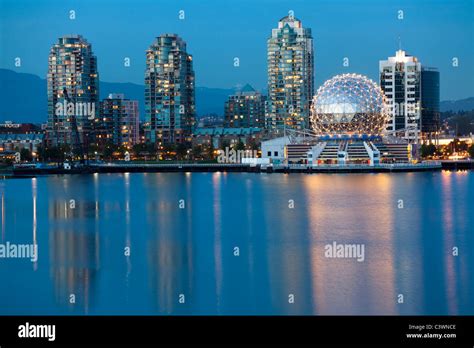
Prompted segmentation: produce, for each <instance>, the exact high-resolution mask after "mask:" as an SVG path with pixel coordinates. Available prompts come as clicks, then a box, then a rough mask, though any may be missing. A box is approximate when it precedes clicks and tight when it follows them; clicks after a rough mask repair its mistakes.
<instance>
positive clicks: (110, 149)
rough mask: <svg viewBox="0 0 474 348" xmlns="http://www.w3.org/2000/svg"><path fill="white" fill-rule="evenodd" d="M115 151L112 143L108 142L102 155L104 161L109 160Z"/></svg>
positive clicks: (115, 147) (115, 148)
mask: <svg viewBox="0 0 474 348" xmlns="http://www.w3.org/2000/svg"><path fill="white" fill-rule="evenodd" d="M116 150H117V146H115V145H114V144H113V143H111V142H109V143H107V144H105V146H104V151H103V155H104V158H105V159H108V160H111V159H112V157H113V153H114V152H115V151H116Z"/></svg>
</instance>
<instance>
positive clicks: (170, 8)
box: [0, 1, 474, 100]
mask: <svg viewBox="0 0 474 348" xmlns="http://www.w3.org/2000/svg"><path fill="white" fill-rule="evenodd" d="M108 3H109V2H107V1H104V2H100V3H98V4H97V5H93V4H92V3H91V2H85V3H81V4H77V3H73V2H71V3H69V2H66V3H61V5H60V6H59V5H58V4H59V3H58V2H56V1H49V2H43V3H42V4H35V3H33V2H31V3H29V4H30V5H31V6H29V8H28V11H24V12H25V13H24V16H26V17H28V21H29V23H35V24H36V25H35V30H32V28H31V27H30V28H27V27H25V26H22V24H21V23H22V21H19V20H18V19H17V20H16V21H12V19H13V18H17V17H15V16H17V15H18V11H19V10H20V7H19V6H18V5H16V4H15V3H14V2H11V1H3V2H2V5H1V6H2V12H1V13H2V15H1V17H0V18H1V19H2V22H1V23H2V24H1V27H0V28H1V29H0V35H1V40H0V42H1V49H2V51H3V52H4V54H3V55H2V57H1V58H0V67H2V68H6V69H10V70H14V71H16V72H24V73H32V74H35V75H37V76H40V77H44V76H45V70H46V69H45V67H44V62H43V60H42V59H41V56H43V55H44V52H46V55H47V51H48V47H50V46H51V44H52V43H53V42H54V41H55V40H57V38H58V37H60V36H63V35H64V34H67V33H78V34H81V35H83V36H84V37H85V38H87V40H88V42H90V43H91V44H92V45H93V47H94V53H95V54H96V56H97V57H100V58H99V62H98V70H99V71H101V80H103V81H110V82H113V81H120V82H132V83H136V84H143V79H142V76H143V71H144V70H145V59H144V56H145V51H146V48H147V47H148V45H149V42H150V40H151V39H152V38H153V37H156V36H158V35H161V34H162V33H168V32H169V33H177V34H178V35H179V36H180V37H182V38H183V40H185V41H186V42H187V44H188V50H189V51H190V52H192V53H193V56H194V58H195V59H194V70H195V72H196V76H197V80H196V86H206V87H211V88H212V87H215V88H228V87H231V86H236V85H239V84H240V85H245V84H246V83H249V84H251V85H252V86H254V87H255V89H257V90H260V91H261V90H264V89H266V78H267V76H266V58H267V56H266V49H267V47H266V40H267V39H268V37H269V36H270V34H271V30H272V29H273V28H274V26H275V22H276V21H277V20H278V19H279V18H282V17H283V16H285V15H288V11H290V10H291V11H294V16H295V17H296V18H298V19H300V20H301V21H302V22H303V24H304V26H305V27H307V28H310V29H311V30H312V34H313V38H314V46H315V52H316V54H315V71H316V74H315V89H316V87H319V86H320V85H322V83H323V82H324V81H326V80H327V79H329V78H330V77H332V76H334V75H336V74H339V73H348V72H354V73H361V74H364V75H367V76H368V77H370V78H371V79H373V80H377V75H378V69H377V68H378V61H379V60H381V59H384V58H385V57H387V56H390V55H392V54H393V52H395V51H396V50H397V48H398V47H399V39H400V41H401V43H402V44H401V47H402V49H404V50H406V51H408V52H410V53H411V54H413V55H414V56H417V57H418V58H419V59H420V61H422V62H423V63H424V64H425V65H426V66H428V67H430V66H435V67H437V68H438V69H439V70H440V73H441V75H442V83H441V86H442V87H441V99H442V100H447V99H462V98H467V97H471V96H472V94H473V93H472V85H473V84H474V82H473V80H474V71H473V69H474V68H473V67H472V66H470V65H469V64H467V62H468V61H469V60H472V57H474V49H473V48H472V45H468V44H466V43H467V42H470V41H472V40H470V39H472V37H473V32H474V30H473V29H472V24H471V22H472V3H471V2H469V1H455V2H443V1H441V2H436V3H431V2H430V4H429V6H423V3H424V2H419V3H417V4H410V3H408V2H403V1H402V2H400V3H398V4H394V5H390V6H386V5H383V6H382V5H378V4H377V3H375V2H373V1H365V2H363V3H361V5H360V6H358V7H357V8H356V7H355V6H354V5H351V4H349V3H347V2H342V6H341V4H339V6H336V5H332V4H329V3H328V2H318V3H317V4H309V3H304V2H302V1H299V2H295V3H294V4H293V3H292V4H290V5H291V8H288V6H289V5H288V3H286V2H278V1H277V2H272V6H268V2H265V1H261V2H258V3H257V4H251V3H250V2H245V1H244V2H242V3H240V7H239V9H235V10H236V11H238V15H237V16H233V18H234V20H233V21H226V20H225V18H226V16H229V14H226V13H225V11H224V10H223V9H222V6H223V5H222V4H219V3H216V2H211V1H208V2H203V3H202V4H201V5H202V6H200V7H199V8H196V5H195V4H192V3H190V2H187V1H184V2H183V3H180V4H160V6H159V8H160V11H153V6H154V4H153V3H150V2H146V1H144V2H139V3H137V4H134V6H135V7H134V9H133V11H132V12H131V13H132V14H131V16H130V17H131V19H130V21H128V20H127V22H129V23H130V24H129V25H127V26H123V27H120V29H117V27H116V26H111V28H115V32H114V29H110V30H103V29H101V30H100V32H98V31H97V29H94V26H90V25H88V23H89V21H92V20H93V18H95V16H97V15H100V14H103V12H102V11H103V10H104V5H105V6H106V5H107V4H108ZM146 5H148V6H146ZM155 5H156V4H155ZM124 6H125V8H126V7H127V6H130V4H124ZM156 6H157V5H156ZM442 6H444V8H443V9H442V10H441V7H442ZM106 7H107V6H106ZM145 8H147V11H149V12H153V14H156V16H157V18H160V20H159V21H158V22H159V23H160V24H159V25H156V24H155V25H153V24H151V23H148V21H147V19H149V15H148V16H147V15H146V12H145ZM150 8H151V10H150ZM336 8H337V10H338V11H337V12H336ZM421 8H422V9H423V11H421V10H420V9H421ZM71 9H73V11H75V16H76V17H75V19H70V18H69V16H70V13H69V11H70V10H71ZM92 9H94V10H95V11H92ZM108 10H110V11H111V12H110V16H105V17H104V16H103V18H102V22H103V23H107V21H111V20H112V19H110V18H109V17H113V18H115V20H117V19H118V18H120V14H118V13H115V12H114V11H113V9H111V8H108ZM122 10H123V12H122V13H126V12H127V11H126V10H125V9H124V7H122ZM400 10H402V11H403V15H402V17H403V19H398V17H397V16H399V13H398V11H400ZM180 11H184V12H183V13H180ZM206 11H207V12H206ZM262 11H263V14H264V16H262ZM230 12H232V11H230ZM60 13H63V14H64V15H63V16H62V15H61V14H60ZM53 14H54V18H53V19H52V21H53V22H54V23H56V24H57V25H53V26H48V28H49V29H48V31H47V32H46V33H45V32H43V31H42V29H41V21H43V20H48V19H49V17H50V16H53ZM164 14H166V18H163V20H161V17H160V16H163V15H164ZM173 14H174V15H173ZM239 14H240V16H239ZM257 14H258V15H257ZM369 14H370V18H368V17H366V16H368V15H369ZM377 14H378V15H377ZM180 15H182V16H184V18H183V19H180V18H179V16H180ZM30 16H34V17H35V19H32V18H31V17H30ZM122 16H123V15H122ZM26 17H25V20H26ZM236 17H238V18H239V19H240V21H239V22H238V23H235V18H236ZM256 17H258V21H257V20H255V19H256ZM140 19H142V21H140ZM247 19H248V20H249V21H247ZM343 20H344V23H343V24H344V25H341V21H343ZM141 22H143V23H141ZM381 24H383V28H384V30H382V31H380V30H374V26H375V27H377V26H379V25H381ZM336 25H339V26H337V27H336ZM38 26H39V28H37V27H38ZM229 26H233V27H232V28H229ZM104 27H107V26H103V25H101V26H100V28H104ZM414 28H416V30H415V31H414V30H412V29H414ZM420 28H422V29H423V30H420ZM37 29H38V30H37ZM196 29H199V30H196ZM25 31H28V35H26V36H25V35H23V37H26V38H27V39H22V40H18V39H16V38H17V37H18V36H21V35H22V33H25ZM12 33H14V35H12ZM202 35H207V36H206V37H207V39H206V40H204V39H203V38H202V37H201V36H202ZM361 35H362V36H361ZM118 36H119V37H118ZM117 37H118V39H119V40H120V45H116V42H117V40H118V39H117ZM429 37H436V40H429ZM361 39H362V40H363V42H364V46H363V47H361V45H360V44H359V43H358V42H360V40H361ZM142 42H147V44H145V45H143V44H142ZM440 42H442V44H443V49H442V50H440V49H439V43H440ZM114 43H115V45H114V49H111V47H109V45H111V44H114ZM212 45H216V46H217V47H219V50H214V49H212V47H211V46H212ZM42 52H43V53H42ZM16 57H19V58H21V61H22V64H21V66H20V67H15V65H14V64H15V58H16ZM33 57H34V59H33ZM236 57H237V58H239V66H238V67H235V66H234V58H236ZM454 57H455V58H457V61H458V66H456V67H454V66H453V61H452V59H453V58H454ZM125 58H129V59H130V66H129V67H125V66H124V59H125ZM345 58H347V59H348V66H344V65H343V63H344V59H345ZM45 59H47V58H45Z"/></svg>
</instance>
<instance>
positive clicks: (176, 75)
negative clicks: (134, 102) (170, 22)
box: [145, 34, 195, 144]
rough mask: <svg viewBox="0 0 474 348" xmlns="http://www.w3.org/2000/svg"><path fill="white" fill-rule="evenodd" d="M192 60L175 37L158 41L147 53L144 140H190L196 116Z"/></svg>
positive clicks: (160, 141)
mask: <svg viewBox="0 0 474 348" xmlns="http://www.w3.org/2000/svg"><path fill="white" fill-rule="evenodd" d="M194 93H195V92H194V70H193V58H192V56H191V55H190V54H188V53H187V52H186V43H185V42H184V41H183V40H182V39H181V38H180V37H179V36H178V35H175V34H164V35H161V36H159V37H157V38H156V40H155V41H154V42H153V44H152V45H151V46H150V48H149V49H148V50H147V52H146V71H145V118H146V123H145V125H146V128H145V137H146V140H147V142H151V143H158V144H164V143H171V144H174V143H184V142H187V141H190V140H191V129H192V125H193V122H194V117H195V94H194Z"/></svg>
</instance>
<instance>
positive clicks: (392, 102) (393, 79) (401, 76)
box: [379, 50, 421, 141]
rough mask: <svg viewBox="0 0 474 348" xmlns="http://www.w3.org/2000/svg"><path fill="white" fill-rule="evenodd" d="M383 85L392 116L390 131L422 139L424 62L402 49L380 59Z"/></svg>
mask: <svg viewBox="0 0 474 348" xmlns="http://www.w3.org/2000/svg"><path fill="white" fill-rule="evenodd" d="M379 72H380V87H381V88H382V90H383V91H384V93H385V96H386V98H387V107H388V113H389V115H390V119H389V122H388V124H387V131H388V132H389V133H390V134H392V135H395V136H397V137H400V138H403V139H406V140H408V141H418V140H419V139H420V131H421V105H420V104H421V63H420V62H419V61H418V59H417V58H416V57H413V56H409V55H407V54H406V52H405V51H403V50H398V51H397V52H396V54H395V57H389V58H388V60H383V61H380V62H379Z"/></svg>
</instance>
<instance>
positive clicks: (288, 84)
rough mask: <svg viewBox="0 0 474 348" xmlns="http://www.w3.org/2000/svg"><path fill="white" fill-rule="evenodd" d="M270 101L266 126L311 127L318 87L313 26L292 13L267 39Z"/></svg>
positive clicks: (280, 128) (281, 127) (279, 127)
mask: <svg viewBox="0 0 474 348" xmlns="http://www.w3.org/2000/svg"><path fill="white" fill-rule="evenodd" d="M267 49H268V52H267V53H268V55H267V62H268V103H267V110H266V115H265V120H266V127H267V128H268V129H270V130H272V131H273V132H275V133H281V132H282V131H283V130H284V129H286V128H291V129H305V128H309V120H310V117H309V116H310V103H311V100H312V98H313V91H314V53H313V38H312V36H311V29H309V28H303V26H302V24H301V21H300V20H298V19H296V18H295V17H294V16H292V15H289V16H287V17H284V18H282V19H281V20H280V21H279V22H278V28H276V29H273V30H272V35H271V37H270V38H269V39H268V42H267Z"/></svg>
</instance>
